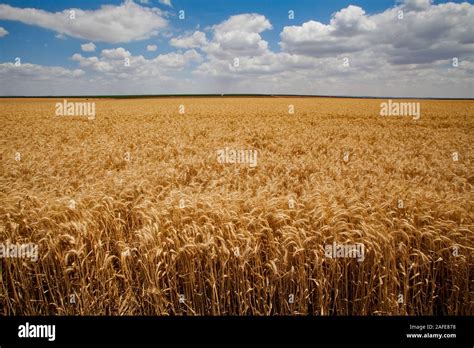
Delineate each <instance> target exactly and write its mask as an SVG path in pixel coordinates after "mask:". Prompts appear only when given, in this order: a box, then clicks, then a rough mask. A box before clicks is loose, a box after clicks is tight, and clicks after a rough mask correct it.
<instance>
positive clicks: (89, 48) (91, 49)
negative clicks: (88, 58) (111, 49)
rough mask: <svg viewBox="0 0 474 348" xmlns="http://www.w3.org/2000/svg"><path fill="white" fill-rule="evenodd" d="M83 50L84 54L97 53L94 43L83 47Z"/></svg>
mask: <svg viewBox="0 0 474 348" xmlns="http://www.w3.org/2000/svg"><path fill="white" fill-rule="evenodd" d="M81 49H82V50H83V51H84V52H94V51H95V45H94V43H93V42H89V43H86V44H83V45H81Z"/></svg>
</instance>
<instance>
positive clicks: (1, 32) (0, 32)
mask: <svg viewBox="0 0 474 348" xmlns="http://www.w3.org/2000/svg"><path fill="white" fill-rule="evenodd" d="M5 35H8V31H6V30H5V29H4V28H2V27H0V37H3V36H5Z"/></svg>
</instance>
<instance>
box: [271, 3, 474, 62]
mask: <svg viewBox="0 0 474 348" xmlns="http://www.w3.org/2000/svg"><path fill="white" fill-rule="evenodd" d="M407 6H408V7H409V8H410V9H414V8H416V9H417V10H416V11H408V12H407V13H405V14H404V16H403V19H399V18H398V11H399V10H400V9H405V8H406V7H407ZM472 18H474V6H473V5H471V4H468V3H462V4H454V3H446V4H440V5H430V2H429V1H416V0H407V1H406V2H404V3H403V4H401V5H400V7H398V8H391V9H388V10H386V11H384V12H382V13H378V14H374V15H371V16H367V15H366V14H365V12H364V11H363V10H362V9H361V8H359V7H355V6H349V7H348V8H346V9H343V10H341V11H339V12H337V13H336V14H335V15H334V16H333V18H332V19H331V21H330V23H329V24H328V25H325V24H322V23H319V22H315V21H308V22H306V23H303V24H302V25H300V26H289V27H285V28H284V29H283V31H282V33H281V34H280V37H281V42H280V46H281V48H282V50H284V51H286V52H289V53H293V54H302V55H308V56H312V57H335V56H339V55H342V54H345V55H347V54H351V53H354V52H372V53H373V54H374V55H377V56H378V57H379V59H386V60H389V61H390V62H391V63H392V64H423V63H434V62H436V61H439V60H446V59H449V58H450V57H455V56H459V55H463V56H466V55H472V54H473V53H474V36H473V35H472V33H474V21H473V20H472Z"/></svg>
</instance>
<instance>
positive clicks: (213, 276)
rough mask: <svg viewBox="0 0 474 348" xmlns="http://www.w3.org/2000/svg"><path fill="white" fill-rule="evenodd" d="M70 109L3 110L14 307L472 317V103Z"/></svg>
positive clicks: (3, 189)
mask: <svg viewBox="0 0 474 348" xmlns="http://www.w3.org/2000/svg"><path fill="white" fill-rule="evenodd" d="M68 100H69V99H68ZM70 101H75V102H90V103H95V113H96V115H95V119H93V120H89V119H88V118H87V117H82V116H75V117H71V116H57V115H56V114H55V111H56V107H55V105H56V103H57V102H60V103H61V102H63V99H1V100H0V122H1V127H0V150H1V151H0V155H1V161H0V243H3V245H12V244H14V245H20V244H21V245H24V244H28V243H31V244H32V245H37V260H34V259H33V258H32V257H30V258H25V257H2V258H0V265H1V273H0V314H2V315H51V314H58V315H65V314H69V315H307V314H310V315H325V316H326V315H473V314H474V284H473V279H474V267H473V265H474V260H473V256H474V253H473V251H474V246H473V229H474V224H473V211H474V210H473V201H474V200H473V190H472V188H473V182H474V171H473V139H474V117H473V115H474V101H472V100H470V101H434V100H418V101H416V102H419V103H420V106H421V113H420V117H419V119H417V120H415V119H413V118H412V117H410V116H380V110H381V106H380V104H381V103H382V102H386V100H375V99H331V98H282V97H278V98H231V97H215V98H190V97H183V98H178V97H176V98H155V99H89V100H79V99H77V100H73V99H71V100H70ZM411 102H413V100H412V101H411ZM232 151H235V152H234V153H244V154H245V156H242V157H241V158H240V159H241V161H238V160H237V159H236V158H232ZM328 245H332V246H334V249H330V250H335V248H336V246H337V245H342V246H344V245H362V246H363V249H362V251H363V253H362V254H360V253H359V254H357V255H356V256H357V257H354V255H352V256H350V255H349V256H348V255H347V254H345V255H342V256H337V257H336V255H335V254H333V255H332V256H333V257H331V256H330V255H328V252H327V250H328V249H327V248H328ZM5 252H6V251H5V250H4V253H5ZM4 256H5V255H4Z"/></svg>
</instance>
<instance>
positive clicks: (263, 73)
mask: <svg viewBox="0 0 474 348" xmlns="http://www.w3.org/2000/svg"><path fill="white" fill-rule="evenodd" d="M125 4H126V3H125ZM121 6H124V4H122V5H121ZM137 6H138V5H137ZM400 10H403V19H399V11H400ZM473 11H474V5H471V4H469V3H442V4H437V5H434V4H432V2H431V1H429V0H405V1H403V2H400V3H398V5H396V6H395V7H391V8H388V9H386V10H385V11H383V12H380V13H375V14H368V13H366V12H365V10H364V9H363V8H361V7H358V6H352V5H351V6H348V7H346V8H342V9H340V10H339V11H336V12H334V14H333V15H332V16H331V18H330V19H329V20H328V21H327V22H325V23H321V22H318V21H316V20H309V21H306V22H304V23H299V24H298V25H294V26H286V27H284V28H283V29H282V30H281V31H280V43H279V44H280V48H281V49H280V50H279V51H273V50H272V49H270V45H269V43H268V42H267V41H266V40H265V39H264V38H263V37H262V35H264V33H265V31H270V30H273V26H272V24H271V23H270V21H269V20H268V19H267V18H266V17H265V16H264V15H262V14H256V13H244V14H238V15H234V16H230V17H229V18H227V19H225V20H223V21H222V22H221V23H216V24H215V25H211V26H209V27H207V28H206V29H205V30H204V32H203V31H199V28H196V30H197V31H194V32H189V33H185V34H184V35H180V36H178V37H173V38H170V41H169V44H170V46H174V47H177V48H178V49H179V50H178V51H176V52H169V53H166V54H159V55H157V56H156V57H154V58H152V59H146V58H145V57H143V56H142V55H137V54H136V53H132V52H130V51H128V50H126V49H124V48H122V47H118V48H113V49H104V50H102V51H101V52H100V53H99V54H96V56H93V57H84V56H82V55H81V54H79V53H76V54H74V55H73V56H72V60H73V61H74V62H75V63H76V64H77V65H78V68H80V69H77V70H78V71H80V72H78V74H83V75H84V76H82V75H81V76H82V77H83V78H89V77H90V76H92V77H93V78H94V84H93V86H92V85H90V88H92V87H94V88H95V87H96V86H105V87H104V88H105V93H108V94H110V93H112V92H111V91H116V88H119V86H121V87H120V88H121V89H120V91H123V92H124V93H128V94H133V93H140V92H143V93H157V92H158V90H159V88H164V90H161V91H162V92H164V93H177V92H178V91H179V92H183V93H189V92H197V93H230V92H233V93H295V94H296V93H302V94H330V95H374V96H394V97H395V96H433V97H461V96H464V97H466V96H467V97H473V94H472V93H473V92H472V90H473V89H472V86H473V85H474V81H473V72H474V36H473V35H472V33H474V21H472V18H474V12H473ZM0 16H1V15H0ZM162 35H163V37H165V35H164V33H162ZM154 49H155V45H148V46H147V51H154ZM454 57H457V58H458V61H459V64H458V66H457V67H454V66H453V65H452V60H453V58H454ZM235 58H238V62H239V64H238V65H235V64H234V59H235ZM346 58H347V63H348V64H347V65H345V63H344V62H345V60H346ZM124 61H128V62H129V63H130V64H129V66H126V65H125V64H124ZM56 73H60V72H56ZM190 73H192V75H190ZM63 74H64V76H70V74H71V71H68V70H67V71H64V72H63ZM68 74H69V75H68ZM9 76H11V74H9ZM189 76H192V78H189ZM69 78H71V79H72V78H73V77H69ZM76 79H77V77H76ZM98 81H101V83H103V84H100V83H99V82H98ZM116 81H126V83H116ZM157 81H160V82H164V81H166V84H159V83H157ZM6 86H8V84H5V85H4V87H3V88H9V87H6ZM163 86H165V87H163ZM25 88H26V87H25ZM85 90H86V91H87V93H90V92H89V89H87V88H86V89H85ZM109 91H110V92H109Z"/></svg>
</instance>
